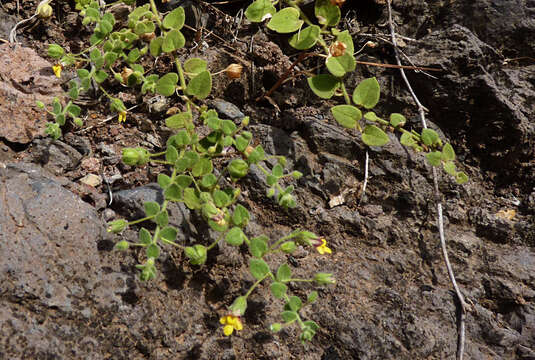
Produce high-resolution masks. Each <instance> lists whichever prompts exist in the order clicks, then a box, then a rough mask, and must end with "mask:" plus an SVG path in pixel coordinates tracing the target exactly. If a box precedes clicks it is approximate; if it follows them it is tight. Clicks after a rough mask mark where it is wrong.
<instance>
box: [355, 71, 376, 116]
mask: <svg viewBox="0 0 535 360" xmlns="http://www.w3.org/2000/svg"><path fill="white" fill-rule="evenodd" d="M380 95H381V88H380V86H379V83H378V82H377V79H376V78H375V77H372V78H369V79H365V80H362V81H361V82H360V84H359V85H358V86H357V88H356V89H355V91H354V92H353V102H354V103H355V104H357V105H360V106H364V107H365V108H366V109H371V108H373V107H375V105H377V103H378V102H379V96H380Z"/></svg>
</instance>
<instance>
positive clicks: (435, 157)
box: [425, 151, 442, 166]
mask: <svg viewBox="0 0 535 360" xmlns="http://www.w3.org/2000/svg"><path fill="white" fill-rule="evenodd" d="M425 157H426V158H427V161H429V163H430V164H431V165H433V166H440V164H441V163H442V153H441V152H440V151H433V152H430V153H428V154H426V155H425Z"/></svg>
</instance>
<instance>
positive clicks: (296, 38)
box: [288, 25, 321, 50]
mask: <svg viewBox="0 0 535 360" xmlns="http://www.w3.org/2000/svg"><path fill="white" fill-rule="evenodd" d="M320 31H321V29H320V27H319V26H317V25H311V26H308V27H306V28H304V29H303V30H301V31H298V32H297V33H296V34H294V35H293V36H292V37H291V38H290V40H289V41H288V42H289V44H290V46H292V47H293V48H295V49H297V50H306V49H310V48H311V47H312V46H314V45H316V42H317V41H318V39H319V36H320Z"/></svg>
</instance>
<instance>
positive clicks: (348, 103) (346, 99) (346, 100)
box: [340, 81, 351, 105]
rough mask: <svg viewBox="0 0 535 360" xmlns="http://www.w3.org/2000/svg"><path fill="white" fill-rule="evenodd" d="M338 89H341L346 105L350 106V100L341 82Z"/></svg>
mask: <svg viewBox="0 0 535 360" xmlns="http://www.w3.org/2000/svg"><path fill="white" fill-rule="evenodd" d="M340 88H341V89H342V93H343V94H344V100H345V102H346V104H347V105H351V99H350V98H349V94H348V93H347V90H346V86H345V85H344V82H343V81H340Z"/></svg>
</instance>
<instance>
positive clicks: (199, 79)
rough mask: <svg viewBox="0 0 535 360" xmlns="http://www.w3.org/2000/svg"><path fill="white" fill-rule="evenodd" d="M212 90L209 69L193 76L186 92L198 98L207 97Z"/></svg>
mask: <svg viewBox="0 0 535 360" xmlns="http://www.w3.org/2000/svg"><path fill="white" fill-rule="evenodd" d="M211 90H212V76H211V75H210V73H209V72H208V71H203V72H201V73H199V74H198V75H197V76H195V77H194V78H192V79H191V80H190V82H189V83H188V86H187V87H186V94H188V95H191V96H195V97H196V98H198V99H205V98H206V97H207V96H208V95H210V91H211Z"/></svg>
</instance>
